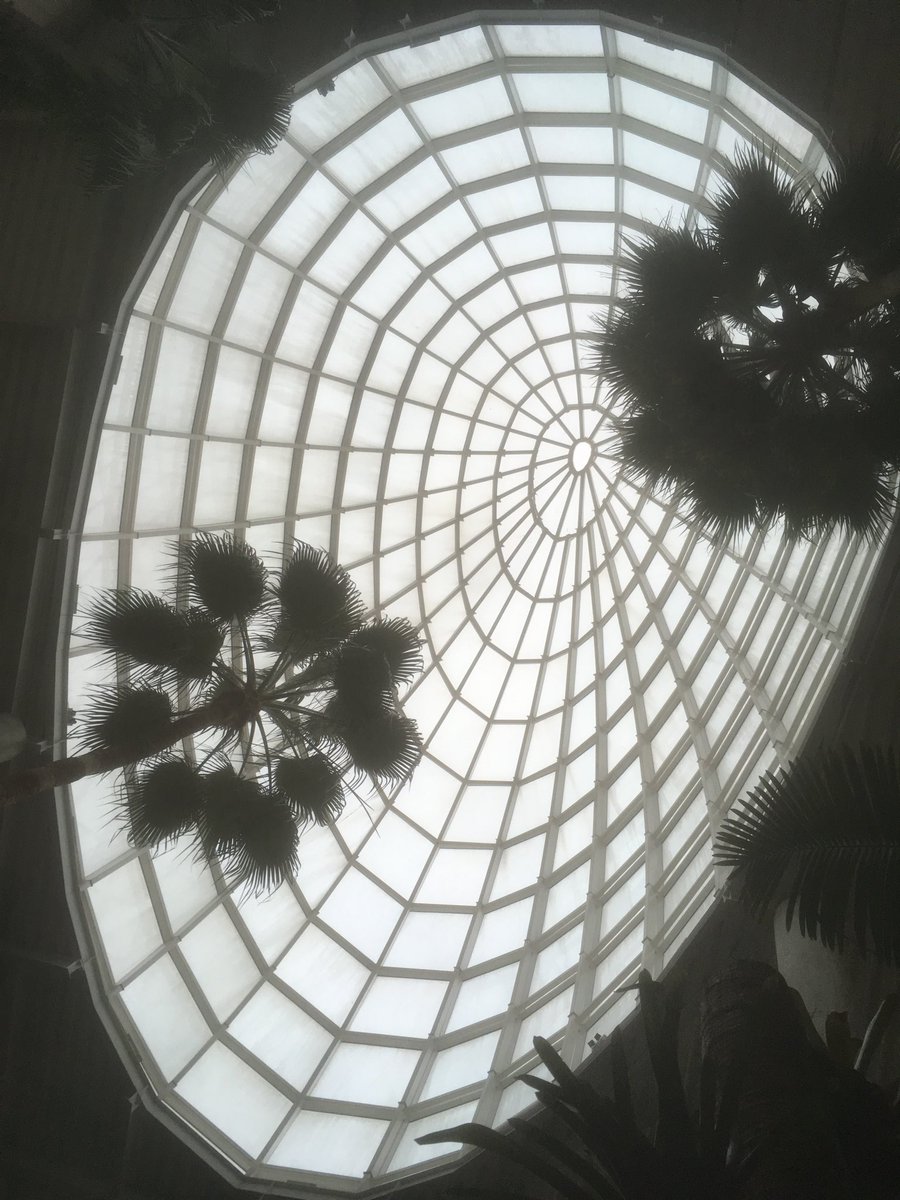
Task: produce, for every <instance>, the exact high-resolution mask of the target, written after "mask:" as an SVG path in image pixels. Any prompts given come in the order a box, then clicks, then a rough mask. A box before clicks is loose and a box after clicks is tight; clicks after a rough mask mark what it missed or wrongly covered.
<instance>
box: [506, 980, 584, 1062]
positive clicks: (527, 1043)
mask: <svg viewBox="0 0 900 1200" xmlns="http://www.w3.org/2000/svg"><path fill="white" fill-rule="evenodd" d="M571 1009H572V989H571V988H570V987H569V988H566V989H565V991H562V992H560V993H558V994H557V995H556V996H554V997H553V998H552V999H551V1000H548V1001H547V1002H546V1004H542V1005H541V1007H540V1008H537V1009H534V1010H533V1011H532V1012H531V1013H530V1014H529V1015H528V1016H527V1017H525V1018H524V1019H523V1021H522V1024H521V1025H520V1026H519V1032H518V1036H517V1037H516V1048H515V1050H514V1051H513V1055H512V1057H513V1061H515V1060H516V1059H517V1058H521V1057H522V1056H523V1055H527V1054H533V1053H534V1039H535V1037H542V1038H546V1039H547V1041H550V1040H551V1038H552V1037H553V1036H554V1034H555V1033H557V1032H558V1031H559V1030H560V1029H562V1028H563V1026H564V1025H565V1024H566V1021H567V1020H568V1018H569V1013H570V1012H571Z"/></svg>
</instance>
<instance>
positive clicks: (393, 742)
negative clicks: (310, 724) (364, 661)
mask: <svg viewBox="0 0 900 1200" xmlns="http://www.w3.org/2000/svg"><path fill="white" fill-rule="evenodd" d="M322 729H323V732H324V740H325V741H326V742H327V743H328V744H330V745H332V746H334V748H335V749H336V750H337V751H338V752H340V751H341V750H344V751H346V753H347V755H348V757H349V759H350V763H351V764H352V766H353V767H354V768H355V770H356V771H357V772H358V773H359V774H362V775H368V776H369V777H370V778H371V779H373V780H375V782H376V783H380V784H383V785H389V784H393V783H402V782H404V781H405V780H407V779H408V778H409V777H410V775H411V774H412V773H413V771H414V770H415V768H416V766H417V765H418V762H419V759H420V758H421V757H422V742H421V739H420V737H419V730H418V728H417V726H416V723H415V721H413V720H411V719H410V718H409V717H404V716H401V715H400V714H399V713H397V712H391V711H386V712H380V713H378V714H376V715H375V716H371V717H366V718H360V717H358V716H357V715H356V714H353V713H350V714H348V713H346V712H345V711H342V710H341V708H340V706H339V705H335V704H334V703H332V704H330V705H329V706H328V708H327V709H326V711H325V721H324V723H323V726H322Z"/></svg>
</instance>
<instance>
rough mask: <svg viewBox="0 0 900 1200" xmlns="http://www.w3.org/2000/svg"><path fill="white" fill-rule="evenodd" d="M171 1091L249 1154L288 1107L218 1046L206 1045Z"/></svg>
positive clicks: (260, 1146)
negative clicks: (197, 1110) (205, 1116)
mask: <svg viewBox="0 0 900 1200" xmlns="http://www.w3.org/2000/svg"><path fill="white" fill-rule="evenodd" d="M175 1090H176V1092H177V1093H178V1095H179V1096H181V1097H182V1099H184V1100H186V1101H187V1102H188V1104H192V1105H193V1106H194V1107H195V1108H197V1109H199V1110H200V1111H201V1112H204V1113H206V1114H207V1117H208V1119H209V1120H211V1121H212V1122H213V1123H214V1124H215V1125H216V1126H218V1128H219V1129H221V1130H222V1132H223V1133H224V1134H225V1136H226V1137H228V1138H230V1139H231V1140H232V1141H234V1142H235V1143H236V1144H237V1145H238V1146H240V1147H241V1149H242V1150H245V1151H246V1152H247V1153H248V1154H250V1155H257V1154H259V1153H260V1152H261V1151H262V1149H263V1147H264V1146H265V1145H266V1143H267V1142H268V1141H269V1139H270V1138H271V1137H272V1135H273V1134H274V1133H275V1130H276V1129H277V1127H278V1125H279V1124H280V1122H281V1121H282V1120H283V1119H284V1117H285V1116H286V1115H287V1113H288V1112H289V1110H290V1106H291V1105H290V1101H289V1100H288V1099H287V1097H285V1096H283V1095H281V1093H280V1092H277V1091H276V1090H275V1089H274V1088H273V1087H271V1085H270V1084H268V1083H266V1082H265V1081H264V1080H263V1079H262V1078H261V1077H260V1076H259V1075H257V1074H256V1072H255V1071H254V1070H253V1069H252V1068H251V1067H249V1066H248V1065H247V1064H245V1063H244V1062H243V1061H242V1060H241V1059H239V1058H238V1057H237V1055H235V1054H232V1053H231V1052H230V1051H229V1050H226V1049H225V1047H224V1046H220V1045H213V1046H210V1048H209V1049H208V1050H207V1051H206V1053H205V1054H204V1055H203V1057H202V1058H201V1059H200V1060H199V1062H197V1063H196V1065H195V1066H193V1067H191V1069H190V1070H189V1071H188V1072H187V1073H186V1074H185V1075H184V1076H182V1078H181V1079H180V1080H179V1082H178V1084H177V1085H176V1089H175Z"/></svg>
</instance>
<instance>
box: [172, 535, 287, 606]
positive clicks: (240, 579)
mask: <svg viewBox="0 0 900 1200" xmlns="http://www.w3.org/2000/svg"><path fill="white" fill-rule="evenodd" d="M177 556H178V566H179V569H180V571H181V572H183V582H184V585H185V589H186V592H187V596H188V598H189V599H190V600H191V601H192V602H193V603H194V604H197V605H200V606H202V608H204V609H206V611H207V612H208V613H209V614H210V615H211V616H212V617H213V618H215V619H216V620H218V621H228V622H231V621H246V620H248V619H249V618H250V617H252V616H253V615H254V614H255V613H257V612H259V610H260V609H261V608H262V606H263V604H264V603H265V600H266V584H267V582H268V572H267V571H266V568H265V566H264V565H263V563H262V562H261V561H260V558H259V556H258V555H257V553H256V551H255V550H254V549H253V547H252V546H249V545H247V543H246V542H239V541H238V540H237V539H236V538H235V537H233V536H232V535H231V534H212V533H199V534H196V535H195V536H194V537H192V538H191V540H190V541H189V542H184V543H182V544H181V545H180V546H178V548H177Z"/></svg>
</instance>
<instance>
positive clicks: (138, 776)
mask: <svg viewBox="0 0 900 1200" xmlns="http://www.w3.org/2000/svg"><path fill="white" fill-rule="evenodd" d="M203 796H204V793H203V783H202V780H201V777H200V776H199V775H198V774H197V772H196V770H195V769H194V768H193V767H192V766H191V765H190V763H187V762H185V760H184V759H183V758H175V757H166V758H164V759H162V760H161V761H160V762H157V763H154V764H153V766H151V767H148V768H146V769H145V770H142V771H137V772H135V775H134V778H133V779H132V780H130V781H128V782H127V783H126V784H124V785H123V798H122V805H121V807H122V809H123V814H124V817H125V822H126V827H127V829H128V837H129V840H130V841H131V842H132V844H133V845H135V846H163V845H165V844H166V843H167V842H170V841H173V840H174V839H175V838H177V837H179V836H180V835H181V834H182V833H185V832H186V831H187V830H188V829H190V828H191V827H192V826H195V825H196V824H197V822H198V821H199V820H200V816H201V812H202V808H203Z"/></svg>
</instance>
